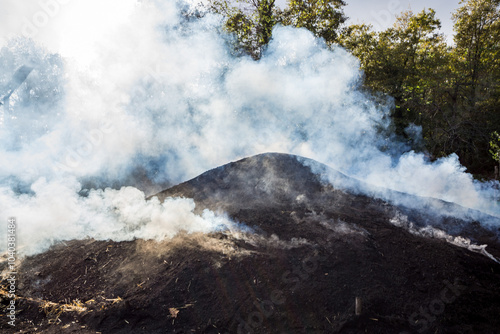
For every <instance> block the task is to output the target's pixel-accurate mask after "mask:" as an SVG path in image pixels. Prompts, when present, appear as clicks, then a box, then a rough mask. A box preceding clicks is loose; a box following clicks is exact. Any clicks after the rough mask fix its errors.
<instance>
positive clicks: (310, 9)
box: [279, 0, 347, 45]
mask: <svg viewBox="0 0 500 334" xmlns="http://www.w3.org/2000/svg"><path fill="white" fill-rule="evenodd" d="M345 5H346V3H345V2H344V1H343V0H309V1H308V0H290V1H289V2H288V7H287V8H286V9H285V10H284V11H283V13H282V15H281V18H280V21H279V22H280V23H281V24H283V25H285V26H294V27H297V28H306V29H307V30H309V31H311V32H312V33H313V34H314V35H315V36H317V37H320V38H323V39H324V40H325V42H326V43H327V44H328V45H330V44H332V43H334V42H336V40H337V37H338V30H339V27H340V26H341V25H342V24H343V23H344V22H345V21H346V20H347V17H346V16H345V14H344V11H343V7H344V6H345Z"/></svg>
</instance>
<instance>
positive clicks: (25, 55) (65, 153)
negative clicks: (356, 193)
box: [0, 0, 500, 252]
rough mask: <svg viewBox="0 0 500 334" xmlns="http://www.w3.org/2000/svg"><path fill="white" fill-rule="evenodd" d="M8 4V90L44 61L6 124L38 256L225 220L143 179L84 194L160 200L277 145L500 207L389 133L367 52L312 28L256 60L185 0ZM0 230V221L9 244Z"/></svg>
mask: <svg viewBox="0 0 500 334" xmlns="http://www.w3.org/2000/svg"><path fill="white" fill-rule="evenodd" d="M1 6H2V8H1V11H0V13H2V14H0V28H1V30H0V31H2V33H0V43H1V45H0V46H1V50H0V87H3V86H4V85H6V84H7V82H8V81H9V80H10V78H11V77H12V75H13V73H14V72H15V70H16V68H18V67H19V66H21V65H28V66H32V67H33V68H34V70H33V72H32V73H31V74H30V75H29V77H28V78H27V80H26V82H25V83H24V84H23V85H22V86H21V87H20V88H19V89H18V90H17V91H16V92H15V93H14V94H13V95H12V96H11V98H10V104H9V108H8V109H9V110H8V111H7V112H6V113H5V120H4V124H3V125H2V126H1V127H0V161H1V164H0V200H1V201H0V222H1V221H6V220H7V218H8V217H9V216H16V217H18V222H19V227H18V231H17V232H18V234H19V239H20V241H21V242H22V243H23V244H24V245H25V246H26V247H30V249H31V252H34V251H39V250H43V249H46V247H47V246H48V245H50V244H51V243H52V242H53V241H56V240H64V239H70V238H81V237H85V236H89V237H96V238H116V239H118V240H125V239H130V238H133V237H137V238H150V237H151V238H162V237H168V236H171V235H173V234H175V233H176V231H179V230H182V229H186V230H189V231H209V230H213V229H216V228H218V226H220V225H221V224H222V223H221V221H222V220H224V221H226V220H225V218H224V217H223V216H217V215H215V214H213V213H210V212H206V214H205V215H204V216H203V217H198V216H195V215H194V213H193V207H192V205H193V204H192V202H190V201H189V200H184V199H175V200H174V199H172V200H168V201H167V203H165V204H160V203H158V202H155V201H154V200H153V201H151V202H147V201H145V200H144V194H143V193H141V192H140V191H139V190H137V189H135V190H134V189H132V188H123V189H121V190H111V189H108V190H104V191H103V190H90V189H88V188H89V187H92V186H96V187H105V186H113V187H120V186H127V185H131V184H133V185H138V186H143V188H142V189H143V190H145V191H147V192H148V194H150V193H152V192H153V191H154V190H158V189H160V188H161V185H166V184H173V183H176V182H179V181H183V180H187V179H189V178H191V177H194V176H196V175H197V174H199V173H201V172H203V171H205V170H207V169H209V168H213V167H216V166H218V165H221V164H224V163H227V162H229V161H231V160H236V159H239V158H242V157H245V156H249V155H253V154H258V153H263V152H269V151H278V152H285V153H293V154H297V155H302V156H306V157H308V158H312V159H316V160H318V161H320V162H323V163H326V164H327V165H329V166H331V167H333V168H335V169H337V170H340V171H342V172H343V173H345V174H347V175H350V176H353V177H356V178H358V179H361V180H365V181H367V182H369V183H371V184H374V185H377V186H382V187H388V188H391V189H395V190H398V191H401V192H406V193H410V194H416V195H420V196H428V197H434V198H439V199H444V200H446V201H451V202H455V203H458V204H460V205H463V206H465V207H469V208H475V209H480V210H484V211H486V212H488V213H490V214H495V215H499V214H500V209H499V208H498V204H496V202H495V201H494V200H493V199H492V198H491V194H492V193H493V189H492V188H491V187H488V186H487V185H484V184H479V183H477V182H475V181H474V180H473V178H472V176H471V175H469V174H467V173H466V172H465V171H464V168H463V167H462V166H460V164H459V162H458V158H457V157H456V156H450V157H448V158H444V159H441V160H438V161H437V162H434V163H431V162H429V161H427V160H426V159H425V157H424V156H423V155H421V154H416V153H414V152H406V151H405V150H404V147H403V146H402V145H399V144H397V143H395V144H391V138H386V137H384V136H382V135H381V133H385V132H383V131H382V132H381V131H380V130H381V129H385V128H387V126H388V123H387V119H388V118H387V110H384V109H383V108H381V107H380V106H378V105H377V104H376V103H375V102H374V101H373V99H372V98H371V97H370V96H368V95H366V94H364V93H362V92H361V90H360V89H359V88H360V84H361V82H360V78H361V75H360V74H361V73H360V70H359V63H358V61H357V59H355V58H354V57H353V56H351V55H350V54H348V53H347V52H346V51H345V50H343V49H341V48H335V49H334V50H333V51H330V50H328V49H327V47H326V46H325V45H324V43H323V42H322V41H321V40H318V39H316V38H314V37H313V36H312V34H311V33H309V32H308V31H307V30H304V29H293V28H286V27H276V28H275V29H274V31H273V40H272V41H271V43H270V45H269V46H268V48H267V49H266V50H265V52H264V54H263V57H262V59H260V60H259V61H254V60H252V59H251V58H250V57H237V56H235V55H234V54H233V53H232V51H231V41H232V39H231V36H228V35H226V34H224V33H223V32H222V29H221V18H220V17H217V16H214V15H209V14H204V15H198V14H200V13H197V10H198V9H197V8H196V6H194V5H192V4H189V3H182V2H177V1H173V0H165V1H160V0H157V1H153V0H143V1H138V0H104V1H102V0H100V1H97V0H85V1H84V0H64V1H63V0H39V1H32V0H29V1H22V2H20V1H14V0H4V1H3V2H2V3H1ZM6 13H8V14H6ZM4 16H5V20H4ZM7 16H8V17H7ZM0 93H1V92H0ZM381 147H384V148H385V149H384V150H381V149H380V148H381ZM387 147H389V149H387ZM146 185H147V186H150V188H148V189H146V188H145V187H146ZM82 196H83V197H82ZM134 201H135V202H134ZM117 203H118V204H117ZM127 208H128V209H127ZM134 210H135V211H134ZM221 219H222V220H221ZM226 223H227V222H226ZM226 223H223V225H224V224H226ZM167 225H168V226H167ZM127 231H129V232H130V234H126V232H127ZM5 235H6V231H4V230H2V229H0V239H1V240H0V246H2V247H3V246H4V245H5V242H4V239H5V237H4V236H5ZM29 243H34V244H33V245H30V246H28V244H29ZM35 244H36V245H35ZM38 245H40V246H38Z"/></svg>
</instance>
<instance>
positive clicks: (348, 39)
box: [209, 0, 500, 177]
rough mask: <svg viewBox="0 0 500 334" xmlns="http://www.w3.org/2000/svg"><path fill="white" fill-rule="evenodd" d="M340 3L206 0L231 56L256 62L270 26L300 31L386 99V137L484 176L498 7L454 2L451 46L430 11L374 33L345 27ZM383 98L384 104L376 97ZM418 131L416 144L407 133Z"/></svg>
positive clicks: (495, 155) (495, 115) (495, 98)
mask: <svg viewBox="0 0 500 334" xmlns="http://www.w3.org/2000/svg"><path fill="white" fill-rule="evenodd" d="M346 5H347V3H346V1H343V0H289V1H288V2H287V6H286V7H285V8H279V7H278V6H277V5H276V3H275V0H233V1H230V0H210V4H209V6H210V9H211V10H212V11H214V12H216V13H219V14H222V15H223V16H224V20H225V21H224V29H225V30H226V31H228V32H230V33H232V34H234V36H235V42H234V50H235V51H236V52H238V53H240V54H248V55H251V56H252V57H253V58H254V59H256V60H257V59H259V58H260V56H261V54H262V52H263V50H265V48H266V45H267V44H268V43H269V41H270V40H271V39H272V28H273V27H274V26H275V25H276V24H280V25H284V26H294V27H304V28H306V29H308V30H309V31H311V32H312V33H313V34H314V35H315V36H317V37H320V38H323V39H324V41H325V43H326V44H327V45H328V46H329V47H330V48H334V47H337V46H339V45H340V46H342V47H344V48H346V49H347V50H349V51H350V52H351V53H352V54H353V55H354V56H356V57H357V58H358V59H359V60H360V64H361V69H362V70H363V75H364V78H363V86H364V89H366V90H367V91H368V92H371V93H372V94H374V95H377V94H382V95H387V96H391V97H393V99H394V105H393V106H392V108H391V119H392V124H393V130H394V131H395V133H396V134H397V135H398V136H399V137H400V138H401V139H402V140H404V141H406V142H407V143H408V144H409V145H410V147H411V148H412V149H413V150H416V151H425V152H427V153H428V155H429V157H430V159H437V158H440V157H443V156H448V155H450V154H452V153H455V154H457V155H458V156H459V158H460V162H461V163H462V164H463V165H464V166H465V167H467V169H468V171H469V172H471V173H473V174H476V176H479V177H492V176H493V171H494V166H495V165H496V164H497V162H498V161H499V160H500V158H499V156H500V136H499V133H500V110H499V105H500V86H499V82H500V50H499V49H500V20H499V18H500V9H499V5H500V0H462V1H461V2H460V7H459V8H458V9H457V10H456V11H455V12H454V13H453V16H452V20H453V22H454V36H453V37H454V38H453V40H454V43H453V45H448V44H447V43H446V38H445V36H444V35H443V34H441V33H440V31H439V29H440V27H441V22H440V21H439V19H438V18H437V17H436V12H435V11H434V10H433V9H427V10H423V11H421V12H419V13H414V12H412V11H404V12H402V13H400V14H399V15H398V17H397V18H396V21H395V23H394V25H393V26H392V27H390V28H388V29H386V30H384V31H379V32H378V31H375V30H374V29H373V27H372V26H370V25H365V24H360V25H359V24H355V25H346V24H345V22H346V21H347V17H346V16H345V13H344V11H343V8H344V7H345V6H346ZM381 100H384V99H381ZM412 125H417V126H420V127H421V128H422V137H423V140H424V142H423V143H419V142H415V141H414V140H413V138H414V136H412V135H411V134H409V133H408V130H407V129H409V128H412Z"/></svg>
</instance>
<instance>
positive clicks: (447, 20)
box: [344, 0, 460, 43]
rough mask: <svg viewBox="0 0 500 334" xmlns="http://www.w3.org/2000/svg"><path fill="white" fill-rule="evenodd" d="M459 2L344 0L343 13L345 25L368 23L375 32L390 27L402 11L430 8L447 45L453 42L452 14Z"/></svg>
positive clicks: (418, 10) (417, 10) (449, 0)
mask: <svg viewBox="0 0 500 334" xmlns="http://www.w3.org/2000/svg"><path fill="white" fill-rule="evenodd" d="M459 2H460V1H459V0H441V1H436V0H383V1H372V0H346V3H347V6H346V7H345V9H344V11H345V13H346V15H347V16H348V17H349V21H348V22H347V24H349V25H350V24H358V23H368V24H371V25H373V28H374V29H375V30H377V31H380V30H384V29H386V28H389V27H390V26H392V25H393V24H394V22H395V18H396V16H397V15H399V14H400V13H401V12H402V11H405V10H408V9H411V10H412V11H413V12H414V13H418V12H420V11H422V10H423V9H428V8H432V9H434V10H435V11H436V16H437V17H438V18H439V19H440V20H441V31H442V32H443V33H444V34H445V35H446V37H447V41H448V43H451V42H452V41H453V22H452V20H451V15H452V12H454V11H455V10H456V9H457V8H458V7H460V4H459Z"/></svg>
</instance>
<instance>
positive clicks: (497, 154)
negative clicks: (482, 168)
mask: <svg viewBox="0 0 500 334" xmlns="http://www.w3.org/2000/svg"><path fill="white" fill-rule="evenodd" d="M490 153H491V157H492V158H493V160H495V161H498V162H500V134H498V132H496V131H495V132H493V133H492V134H491V141H490Z"/></svg>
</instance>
